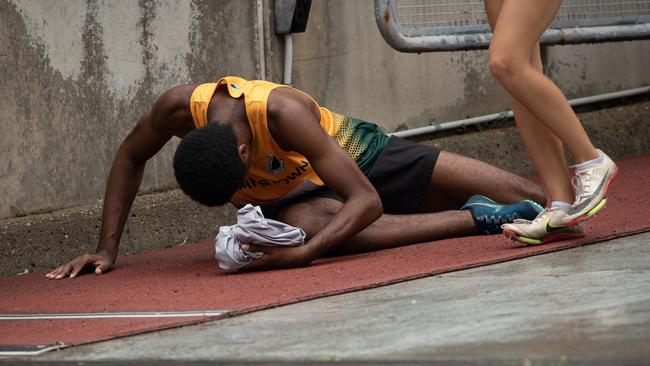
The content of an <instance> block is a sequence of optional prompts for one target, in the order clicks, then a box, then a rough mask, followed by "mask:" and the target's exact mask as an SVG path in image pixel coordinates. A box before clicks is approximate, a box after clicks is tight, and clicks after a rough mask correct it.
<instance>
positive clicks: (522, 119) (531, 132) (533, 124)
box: [485, 0, 574, 203]
mask: <svg viewBox="0 0 650 366" xmlns="http://www.w3.org/2000/svg"><path fill="white" fill-rule="evenodd" d="M502 4H503V0H488V1H486V2H485V5H486V6H485V8H486V10H487V14H488V20H489V22H490V27H491V28H492V29H494V28H495V27H496V24H497V19H498V16H499V12H500V10H501V5H502ZM529 62H530V65H531V66H532V67H533V68H535V70H537V71H539V72H540V73H542V72H543V67H542V60H541V57H540V53H539V45H535V47H534V48H533V50H532V53H531V54H530V59H529ZM510 97H511V99H512V110H513V112H514V114H515V122H516V123H517V129H518V131H519V135H520V136H521V139H522V140H523V141H524V145H525V146H526V149H527V150H528V154H529V155H530V156H531V158H532V160H533V163H534V164H535V166H536V167H537V170H538V172H539V174H540V177H541V178H542V184H543V185H544V187H545V188H546V191H547V194H548V196H549V198H550V199H551V200H552V201H564V202H569V203H570V202H573V199H574V192H573V186H572V185H571V178H570V176H569V171H568V169H567V167H566V165H567V164H566V161H565V159H564V150H563V146H562V141H561V140H560V139H559V138H558V137H557V136H555V135H554V134H553V133H552V132H551V131H550V130H549V129H548V128H547V127H546V126H545V125H544V124H543V123H542V122H541V121H540V120H538V119H537V118H536V117H535V115H533V113H531V112H530V111H529V110H528V109H526V107H525V106H524V105H523V104H522V103H521V102H519V101H518V100H517V99H516V98H515V97H513V96H512V95H511V96H510Z"/></svg>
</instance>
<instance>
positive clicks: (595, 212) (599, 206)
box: [585, 198, 607, 217]
mask: <svg viewBox="0 0 650 366" xmlns="http://www.w3.org/2000/svg"><path fill="white" fill-rule="evenodd" d="M606 203H607V198H603V200H602V201H600V203H599V204H597V205H596V206H595V207H594V208H592V209H591V210H589V211H588V212H587V213H586V214H585V217H591V216H593V215H595V214H597V213H598V211H600V210H601V209H602V208H603V207H605V204H606Z"/></svg>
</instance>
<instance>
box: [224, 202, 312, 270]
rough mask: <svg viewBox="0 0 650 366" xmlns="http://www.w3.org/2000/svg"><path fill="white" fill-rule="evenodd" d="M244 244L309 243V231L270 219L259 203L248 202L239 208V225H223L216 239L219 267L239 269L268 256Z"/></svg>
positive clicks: (277, 244) (287, 244) (280, 244)
mask: <svg viewBox="0 0 650 366" xmlns="http://www.w3.org/2000/svg"><path fill="white" fill-rule="evenodd" d="M242 244H254V245H263V246H269V247H272V246H292V247H295V246H300V245H303V244H305V232H304V231H303V230H302V229H301V228H299V227H294V226H291V225H287V224H285V223H283V222H280V221H276V220H271V219H266V218H265V217H264V215H263V214H262V210H261V209H260V208H259V206H253V205H251V204H248V205H246V206H244V207H242V208H241V209H240V210H239V211H237V224H235V225H232V226H222V227H220V228H219V233H218V234H217V237H216V242H215V251H216V254H215V258H216V259H217V261H218V262H219V268H221V269H223V270H224V271H227V272H233V271H237V270H238V269H240V268H242V267H244V266H245V265H247V264H249V263H250V262H252V261H254V260H256V259H259V258H261V257H262V255H264V253H262V252H248V251H245V250H243V249H242V248H241V245H242Z"/></svg>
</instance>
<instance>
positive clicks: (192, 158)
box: [174, 123, 246, 206]
mask: <svg viewBox="0 0 650 366" xmlns="http://www.w3.org/2000/svg"><path fill="white" fill-rule="evenodd" d="M245 174H246V165H244V163H243V162H242V161H241V159H240V157H239V153H238V152H237V138H236V137H235V133H234V131H233V129H232V127H231V126H227V125H226V126H224V125H219V124H217V123H209V124H208V125H207V126H205V127H203V128H199V129H196V130H193V131H191V132H190V133H188V134H187V135H186V136H185V137H184V138H183V140H182V141H181V143H180V145H178V149H176V154H174V175H175V176H176V181H177V182H178V184H179V185H180V187H181V189H182V190H183V192H185V194H187V195H188V196H190V197H191V198H192V199H194V200H196V201H198V202H199V203H201V204H204V205H206V206H218V205H222V204H224V203H227V202H228V201H229V200H230V198H231V197H232V195H233V193H235V191H236V190H237V188H239V187H240V186H241V184H242V183H243V181H244V176H245Z"/></svg>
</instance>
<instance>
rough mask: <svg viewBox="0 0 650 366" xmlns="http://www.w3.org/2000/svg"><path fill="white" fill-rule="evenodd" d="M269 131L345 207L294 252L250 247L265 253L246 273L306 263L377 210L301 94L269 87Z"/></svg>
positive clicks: (373, 196) (373, 195) (370, 191)
mask: <svg viewBox="0 0 650 366" xmlns="http://www.w3.org/2000/svg"><path fill="white" fill-rule="evenodd" d="M268 116H269V130H270V132H271V135H272V136H273V138H274V139H275V141H276V142H277V143H278V145H279V146H280V147H281V148H282V149H283V150H285V151H296V152H298V153H300V154H302V155H304V156H305V157H306V158H307V160H308V161H309V162H310V163H311V164H312V166H313V168H314V170H315V171H316V172H317V173H318V176H319V177H320V178H321V179H322V180H323V182H325V184H326V185H327V186H328V187H330V188H332V189H333V190H335V191H336V192H337V193H338V194H340V195H341V197H343V198H344V200H345V203H344V204H343V206H342V207H341V209H340V210H339V211H338V213H337V214H336V215H335V216H334V217H333V218H332V220H331V221H330V223H329V224H328V225H327V226H325V227H324V228H323V229H322V230H321V231H320V232H319V233H317V234H316V235H314V236H313V237H312V238H311V240H309V242H308V243H307V244H306V245H304V246H301V247H295V248H284V247H283V248H269V247H258V246H250V248H249V250H251V251H254V252H264V253H265V255H264V256H263V257H262V258H260V259H258V260H256V261H254V262H252V263H251V264H249V265H248V266H246V267H245V268H246V269H254V270H257V269H267V268H281V267H295V266H302V265H307V264H309V263H311V262H312V261H313V260H315V259H316V258H319V257H321V256H323V254H325V253H326V252H331V251H332V250H333V249H335V248H336V247H337V246H338V245H340V244H342V243H343V242H344V241H345V240H347V239H349V238H352V237H353V236H355V235H356V234H357V233H359V232H360V231H361V230H363V229H365V228H366V227H367V226H368V225H370V224H371V223H372V222H374V221H375V220H377V219H378V218H379V217H380V216H381V214H382V212H383V209H382V205H381V200H380V199H379V195H378V194H377V191H375V189H374V188H373V186H372V185H371V184H370V182H369V181H368V179H367V178H366V176H365V175H363V173H362V172H361V170H359V168H358V166H357V164H356V162H355V161H354V160H352V158H351V157H350V156H349V155H348V154H347V152H345V150H343V149H342V148H341V147H340V146H339V144H338V143H337V142H336V141H335V140H334V139H333V138H332V137H330V136H329V135H327V134H326V133H325V131H323V129H322V128H321V126H320V111H319V110H318V107H317V106H316V104H315V103H314V102H313V101H312V100H311V99H310V98H309V97H307V96H306V95H304V94H303V93H300V92H297V91H295V90H293V89H289V88H277V89H275V90H274V91H273V92H272V93H271V95H270V96H269V99H268Z"/></svg>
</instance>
